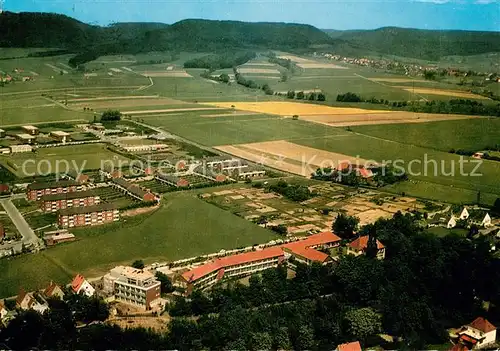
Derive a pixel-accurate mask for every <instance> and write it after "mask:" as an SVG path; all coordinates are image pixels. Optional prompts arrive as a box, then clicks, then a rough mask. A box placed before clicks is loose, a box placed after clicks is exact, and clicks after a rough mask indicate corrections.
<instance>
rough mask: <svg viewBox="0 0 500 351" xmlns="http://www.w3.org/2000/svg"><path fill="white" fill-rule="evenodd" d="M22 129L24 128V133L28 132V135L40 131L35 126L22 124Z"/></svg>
mask: <svg viewBox="0 0 500 351" xmlns="http://www.w3.org/2000/svg"><path fill="white" fill-rule="evenodd" d="M22 129H23V130H24V132H25V133H26V134H29V135H38V134H39V133H40V130H39V129H38V127H35V126H23V127H22Z"/></svg>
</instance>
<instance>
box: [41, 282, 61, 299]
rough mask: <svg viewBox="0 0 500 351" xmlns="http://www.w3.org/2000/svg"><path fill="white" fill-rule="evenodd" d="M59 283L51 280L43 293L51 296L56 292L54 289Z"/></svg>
mask: <svg viewBox="0 0 500 351" xmlns="http://www.w3.org/2000/svg"><path fill="white" fill-rule="evenodd" d="M57 287H58V286H57V284H56V283H54V282H53V281H51V282H50V284H49V286H48V287H47V288H46V289H45V290H44V291H43V294H44V295H45V296H47V297H51V296H52V294H53V293H54V290H55V289H56V288H57Z"/></svg>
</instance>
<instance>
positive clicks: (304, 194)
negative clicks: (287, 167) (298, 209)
mask: <svg viewBox="0 0 500 351" xmlns="http://www.w3.org/2000/svg"><path fill="white" fill-rule="evenodd" d="M267 189H268V190H269V191H272V192H275V193H278V194H281V195H283V196H284V197H286V198H288V199H290V200H292V201H296V202H302V201H306V200H309V199H310V198H312V197H314V196H315V194H314V193H312V192H311V191H310V190H309V188H308V187H307V186H305V185H299V184H288V183H287V182H286V181H284V180H279V181H278V182H277V183H275V184H271V185H269V186H268V187H267Z"/></svg>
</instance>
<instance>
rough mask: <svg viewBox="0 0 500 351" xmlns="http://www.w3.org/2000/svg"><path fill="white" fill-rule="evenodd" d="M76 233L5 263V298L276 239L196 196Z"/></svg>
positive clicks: (175, 197) (0, 291) (1, 288)
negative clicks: (118, 268)
mask: <svg viewBox="0 0 500 351" xmlns="http://www.w3.org/2000/svg"><path fill="white" fill-rule="evenodd" d="M72 232H73V233H74V234H75V235H76V236H77V238H78V239H79V241H77V242H73V243H68V244H63V245H61V246H58V247H54V248H51V249H49V250H46V251H44V252H43V253H40V254H36V255H26V256H21V257H19V258H12V259H8V260H7V259H3V260H0V271H1V272H2V275H1V277H0V296H2V297H4V296H11V295H14V294H16V293H17V292H18V288H19V287H20V286H24V287H25V288H26V289H34V288H37V287H41V286H43V285H44V284H47V283H48V282H49V281H50V280H51V279H52V280H55V281H57V282H59V283H69V281H70V278H71V276H72V275H73V274H76V273H82V274H84V275H87V276H91V277H92V276H97V275H100V274H103V273H104V272H105V271H106V270H108V269H109V268H112V267H113V266H115V265H118V264H130V263H131V262H133V261H134V260H136V259H144V260H145V261H146V262H147V263H151V262H153V261H162V260H163V261H164V260H177V259H181V258H188V257H192V256H197V255H201V254H205V253H211V252H217V251H219V250H220V249H222V248H225V249H229V248H237V247H244V246H248V245H253V244H256V243H263V242H267V241H270V240H272V239H274V238H275V236H274V235H273V234H272V232H271V231H268V230H266V229H263V228H260V227H258V226H257V225H254V224H252V223H250V222H248V221H245V220H244V219H242V218H239V217H237V216H235V215H232V214H231V213H229V212H226V211H224V210H221V209H219V208H218V207H216V206H213V205H210V204H208V203H206V202H204V201H202V200H200V199H198V198H196V197H195V196H194V193H193V192H182V193H172V194H169V195H167V196H166V198H165V199H164V203H163V205H162V208H161V209H159V210H157V211H156V212H154V213H152V214H149V215H142V216H138V217H133V218H126V219H123V221H122V222H121V223H117V224H113V225H107V226H103V227H94V228H87V229H78V230H72ZM146 234H147V235H146Z"/></svg>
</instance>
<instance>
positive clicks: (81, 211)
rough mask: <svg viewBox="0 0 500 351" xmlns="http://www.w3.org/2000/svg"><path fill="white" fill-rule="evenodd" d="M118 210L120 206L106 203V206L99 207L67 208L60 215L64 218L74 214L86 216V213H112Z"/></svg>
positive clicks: (100, 205) (60, 211)
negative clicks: (111, 211)
mask: <svg viewBox="0 0 500 351" xmlns="http://www.w3.org/2000/svg"><path fill="white" fill-rule="evenodd" d="M117 209H118V206H116V205H115V204H112V203H104V204H99V205H95V206H86V207H72V208H65V209H62V210H59V214H61V215H63V216H69V215H74V214H86V213H94V212H101V211H110V210H117Z"/></svg>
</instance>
